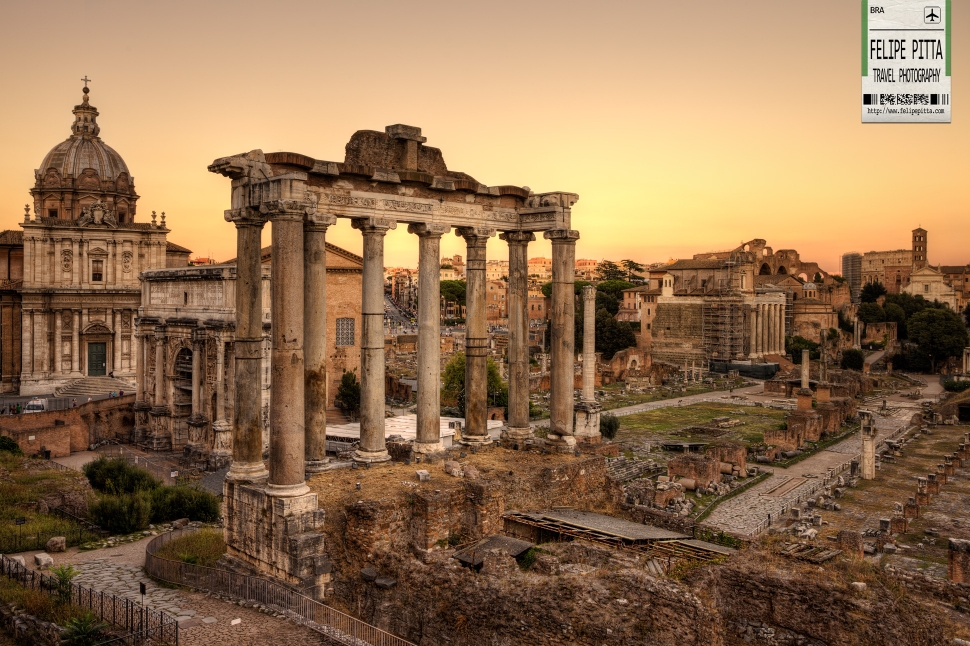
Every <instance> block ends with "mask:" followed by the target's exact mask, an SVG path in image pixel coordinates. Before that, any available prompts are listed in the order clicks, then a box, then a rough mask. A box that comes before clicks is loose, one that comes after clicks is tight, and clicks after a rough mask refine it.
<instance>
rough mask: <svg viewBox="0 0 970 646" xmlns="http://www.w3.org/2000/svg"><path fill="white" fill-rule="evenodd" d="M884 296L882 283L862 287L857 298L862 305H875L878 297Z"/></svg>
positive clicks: (884, 290) (867, 284) (884, 289)
mask: <svg viewBox="0 0 970 646" xmlns="http://www.w3.org/2000/svg"><path fill="white" fill-rule="evenodd" d="M885 295H886V288H885V287H884V286H883V284H882V283H866V284H865V285H863V286H862V294H861V295H860V296H859V298H860V299H862V302H863V303H875V302H876V299H877V298H879V297H880V296H885Z"/></svg>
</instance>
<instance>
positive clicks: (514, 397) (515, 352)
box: [499, 231, 536, 442]
mask: <svg viewBox="0 0 970 646" xmlns="http://www.w3.org/2000/svg"><path fill="white" fill-rule="evenodd" d="M499 237H500V238H501V239H502V240H505V241H506V242H507V243H508V245H509V350H508V352H509V423H508V429H507V430H506V431H505V438H504V439H508V440H511V441H512V442H515V441H521V440H525V439H527V438H529V437H531V436H532V427H531V426H530V424H529V243H530V242H532V241H534V240H535V239H536V237H535V235H534V234H533V233H531V232H529V231H509V232H507V233H503V234H502V235H501V236H499Z"/></svg>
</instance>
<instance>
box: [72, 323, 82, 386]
mask: <svg viewBox="0 0 970 646" xmlns="http://www.w3.org/2000/svg"><path fill="white" fill-rule="evenodd" d="M71 313H72V315H73V316H74V326H73V327H72V329H71V371H72V372H73V373H74V374H75V375H78V376H79V375H80V374H81V310H71Z"/></svg>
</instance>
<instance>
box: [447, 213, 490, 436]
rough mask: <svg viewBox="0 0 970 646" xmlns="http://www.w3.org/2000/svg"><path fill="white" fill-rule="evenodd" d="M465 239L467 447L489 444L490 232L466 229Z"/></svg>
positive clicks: (460, 233) (464, 229)
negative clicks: (487, 289)
mask: <svg viewBox="0 0 970 646" xmlns="http://www.w3.org/2000/svg"><path fill="white" fill-rule="evenodd" d="M455 233H456V234H457V235H459V236H461V237H463V238H464V239H465V244H466V248H467V255H468V260H467V262H466V263H465V284H466V287H465V428H464V430H463V431H462V442H463V443H465V444H490V443H491V441H492V440H491V438H490V437H489V436H488V428H487V423H486V422H487V418H488V322H487V320H486V310H485V283H486V276H485V244H486V243H487V242H488V238H489V237H490V236H492V235H494V234H495V231H494V230H491V229H476V228H471V227H463V228H460V229H457V230H456V231H455Z"/></svg>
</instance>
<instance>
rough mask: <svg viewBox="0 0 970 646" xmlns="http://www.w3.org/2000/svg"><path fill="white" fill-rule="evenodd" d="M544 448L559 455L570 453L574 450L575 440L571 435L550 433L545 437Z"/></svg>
mask: <svg viewBox="0 0 970 646" xmlns="http://www.w3.org/2000/svg"><path fill="white" fill-rule="evenodd" d="M546 446H547V447H549V448H550V449H552V450H553V451H558V452H560V453H572V452H573V451H575V450H576V438H575V437H573V436H572V435H556V434H554V433H550V434H549V435H547V436H546Z"/></svg>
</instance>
